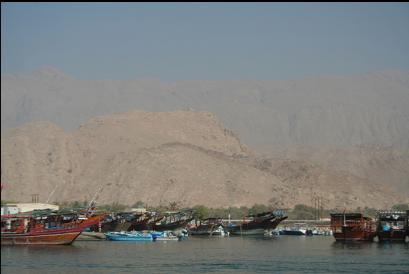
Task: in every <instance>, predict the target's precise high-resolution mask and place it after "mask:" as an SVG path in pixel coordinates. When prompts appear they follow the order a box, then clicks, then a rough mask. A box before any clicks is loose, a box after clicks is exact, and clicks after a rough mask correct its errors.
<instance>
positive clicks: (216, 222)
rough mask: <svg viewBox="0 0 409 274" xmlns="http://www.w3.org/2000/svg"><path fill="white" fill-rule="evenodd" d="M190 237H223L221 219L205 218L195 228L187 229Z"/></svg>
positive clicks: (223, 230)
mask: <svg viewBox="0 0 409 274" xmlns="http://www.w3.org/2000/svg"><path fill="white" fill-rule="evenodd" d="M189 234H191V235H197V236H199V235H205V236H225V235H226V232H225V229H224V226H223V222H222V218H207V219H203V220H200V221H199V223H198V224H197V223H196V225H195V227H191V228H189Z"/></svg>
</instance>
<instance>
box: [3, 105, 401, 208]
mask: <svg viewBox="0 0 409 274" xmlns="http://www.w3.org/2000/svg"><path fill="white" fill-rule="evenodd" d="M1 146H2V147H1V160H2V161H1V165H2V166H1V168H2V174H1V180H2V183H5V184H6V187H5V189H3V191H2V199H6V200H7V199H8V200H19V201H29V200H30V199H31V196H30V195H31V194H35V193H39V194H40V201H46V200H47V199H48V198H49V196H50V195H51V196H50V198H49V200H50V201H74V200H79V201H82V200H90V199H91V198H92V196H93V195H94V194H95V193H96V191H97V190H98V189H99V188H100V187H101V186H102V187H103V190H102V192H101V194H100V196H99V200H98V201H99V202H100V203H110V202H120V203H125V204H133V203H134V202H136V201H138V200H142V201H144V202H146V203H148V204H150V205H159V204H168V203H169V202H173V201H178V202H181V203H182V204H183V205H185V206H189V205H195V204H204V205H207V206H212V207H215V206H241V205H253V204H254V203H265V204H267V203H273V204H274V205H276V206H278V207H283V206H284V207H287V206H293V205H295V204H297V203H304V204H310V203H311V200H310V198H311V195H312V194H314V193H315V194H316V195H322V196H325V197H326V198H327V199H328V201H327V206H328V207H356V206H361V207H364V206H374V207H379V208H381V207H386V206H389V205H390V204H391V203H397V202H399V201H402V200H404V199H405V196H402V195H400V194H398V193H396V192H395V191H394V190H393V189H385V188H382V187H378V186H377V185H375V186H373V185H371V182H370V181H368V180H367V179H362V178H360V177H359V176H356V175H354V174H350V173H348V172H340V171H334V170H331V169H330V168H327V167H326V166H323V165H321V164H310V163H308V162H301V161H295V160H287V159H286V157H283V158H280V159H276V160H272V159H259V158H257V157H256V154H255V153H253V152H252V151H251V150H250V149H248V148H247V147H246V146H244V145H243V144H242V143H241V142H240V140H239V139H238V138H237V137H236V136H235V135H234V134H233V133H232V132H231V131H230V130H227V129H225V128H224V127H223V126H222V125H221V123H220V122H218V120H217V119H216V118H215V116H214V115H212V114H211V113H208V112H195V111H176V112H144V111H131V112H127V113H118V114H114V115H107V116H100V117H96V118H93V119H91V120H89V121H88V122H86V123H84V124H82V125H81V126H80V127H79V128H78V129H77V130H74V131H72V132H64V131H63V130H62V129H61V128H59V127H57V126H55V125H53V124H51V123H46V122H37V123H30V124H26V125H24V126H22V127H19V128H15V129H12V130H10V131H8V132H7V133H6V134H5V135H4V136H3V137H2V140H1Z"/></svg>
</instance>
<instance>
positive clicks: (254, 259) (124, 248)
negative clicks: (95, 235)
mask: <svg viewBox="0 0 409 274" xmlns="http://www.w3.org/2000/svg"><path fill="white" fill-rule="evenodd" d="M1 272H2V273H3V274H4V273H19V274H22V273H75V274H82V273H87V274H90V273H409V244H407V243H406V244H403V243H402V244H380V243H351V244H342V243H336V242H335V241H334V238H333V237H320V236H314V237H302V236H301V237H297V236H275V237H260V238H257V237H229V238H227V237H226V238H216V237H214V238H197V237H190V238H189V239H188V240H184V241H181V242H177V241H169V242H110V241H75V242H74V244H73V245H71V246H2V247H1Z"/></svg>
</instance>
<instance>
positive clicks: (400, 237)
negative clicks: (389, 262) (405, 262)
mask: <svg viewBox="0 0 409 274" xmlns="http://www.w3.org/2000/svg"><path fill="white" fill-rule="evenodd" d="M405 238H406V233H405V231H403V230H399V231H382V232H378V239H379V242H405Z"/></svg>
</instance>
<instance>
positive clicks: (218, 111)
mask: <svg viewBox="0 0 409 274" xmlns="http://www.w3.org/2000/svg"><path fill="white" fill-rule="evenodd" d="M1 80H2V81H1V99H2V108H1V127H2V148H3V147H4V145H3V142H6V141H5V140H10V138H11V137H5V136H14V135H13V134H17V133H16V132H20V133H19V134H17V136H20V137H13V138H15V139H16V140H18V141H19V142H18V143H16V144H15V145H16V146H20V150H18V149H17V148H16V151H13V153H12V154H10V155H8V156H7V157H10V158H7V159H8V160H7V163H6V165H4V164H3V163H2V180H3V181H4V180H7V181H9V182H10V183H12V182H13V181H17V182H20V181H21V180H22V177H24V178H26V179H27V178H30V179H29V180H28V181H31V182H33V181H38V180H43V179H44V178H47V180H46V181H47V182H49V186H47V191H48V190H49V188H50V187H51V186H54V185H55V183H56V182H58V181H61V180H65V181H67V180H68V181H69V180H74V179H75V180H79V178H81V176H80V175H84V176H85V177H84V178H88V177H89V178H90V179H89V180H93V179H91V178H93V176H94V175H95V176H96V175H98V174H100V173H101V172H100V170H101V169H104V168H111V169H112V167H111V166H110V165H107V164H106V161H108V160H102V159H106V158H109V157H111V158H115V159H117V160H116V161H118V163H119V162H121V161H120V160H118V158H117V157H118V155H117V153H122V154H123V155H124V157H125V155H127V156H126V157H131V156H130V155H129V153H130V152H132V153H136V152H137V151H138V152H139V151H140V150H141V149H153V148H158V149H160V150H161V149H165V147H166V146H165V147H162V146H163V145H164V144H182V145H186V144H189V145H191V146H190V147H183V149H184V151H185V152H183V153H187V151H188V150H189V149H190V150H192V149H193V147H192V146H194V148H195V149H194V151H195V152H194V153H195V154H200V153H202V154H200V155H202V156H203V157H204V155H203V153H204V151H206V152H209V151H212V152H217V153H222V154H223V155H227V156H228V157H233V158H234V159H235V163H236V162H237V160H240V161H241V162H240V164H244V165H246V166H250V167H252V168H256V169H257V170H261V171H262V172H263V173H262V174H264V175H265V176H275V177H274V179H271V180H272V181H276V180H279V181H281V182H284V183H283V184H280V185H282V186H283V187H287V188H288V191H289V192H291V193H293V194H291V195H290V194H289V195H287V196H286V195H285V194H284V196H285V197H287V198H284V200H285V199H293V201H296V200H297V199H298V201H301V200H302V201H304V203H307V202H308V201H310V196H312V195H314V192H320V189H322V190H323V192H322V194H323V195H324V194H325V195H326V194H327V193H329V192H331V191H332V193H334V192H336V191H337V190H340V189H342V190H340V191H345V195H346V196H342V197H346V198H348V199H352V198H351V197H352V196H353V195H352V194H351V195H352V196H351V197H348V196H347V193H350V191H352V189H353V188H354V185H356V186H359V187H361V186H362V187H364V188H365V189H360V190H357V191H358V192H357V195H355V197H356V199H358V200H360V201H359V202H357V200H351V202H350V204H351V205H352V204H358V203H360V204H362V205H364V201H366V202H367V203H370V202H368V200H370V199H373V197H372V198H371V197H368V196H366V195H367V194H365V192H368V193H372V192H373V189H378V190H379V193H385V197H386V198H385V199H383V198H380V199H379V201H389V202H390V203H397V202H396V201H398V200H399V201H400V200H402V199H408V197H409V181H408V178H409V172H408V170H409V72H406V71H383V72H376V73H369V74H366V75H356V76H321V77H310V78H304V79H295V80H281V81H279V80H265V81H262V80H234V81H210V80H209V81H208V80H195V81H175V82H164V81H160V80H155V79H139V80H81V79H76V78H75V77H72V76H70V75H67V74H66V73H64V72H61V71H59V70H58V69H55V68H50V67H48V68H43V69H40V70H37V71H34V72H33V73H30V74H21V75H2V76H1ZM134 109H140V110H143V111H131V112H128V111H130V110H134ZM125 112H127V113H128V114H127V115H130V117H132V119H130V120H131V121H133V120H134V119H135V121H136V122H135V123H134V124H132V123H131V124H129V123H128V122H125V120H126V119H128V118H124V117H125V116H126V115H125V116H123V115H124V114H123V113H125ZM156 112H159V113H158V114H155V113H156ZM162 112H166V113H167V116H168V117H164V115H163V113H162ZM132 113H133V114H132ZM194 113H206V114H205V115H204V116H206V115H209V117H208V118H206V119H205V118H204V117H203V115H202V116H200V117H202V118H200V119H199V118H197V117H196V118H195V119H193V120H189V119H188V118H187V117H191V116H189V115H188V114H192V117H194V115H193V114H194ZM155 115H157V118H153V117H156V116H155ZM145 116H146V117H145ZM95 117H96V118H95ZM136 117H138V118H136ZM143 117H145V118H143ZM159 117H162V118H160V119H159ZM215 117H217V118H218V119H220V122H218V121H217V120H216V119H215ZM118 119H119V120H118ZM149 119H151V120H152V121H151V120H149ZM157 119H159V120H157ZM161 119H162V120H161ZM167 119H171V120H169V121H168V120H167ZM186 119H187V120H186ZM209 119H210V120H209ZM165 120H166V121H168V122H169V124H168V122H163V121H165ZM213 120H214V121H217V122H215V123H216V124H217V126H216V125H213V124H208V123H213V122H210V121H213ZM40 121H49V122H50V123H47V125H48V126H46V127H45V129H44V128H43V127H44V124H43V122H40ZM37 122H39V123H37ZM27 123H30V124H27ZM51 123H52V124H51ZM101 123H102V124H101ZM122 123H125V124H126V126H121V125H122ZM40 125H43V126H40ZM57 125H58V126H57ZM102 125H104V127H101V126H102ZM135 125H137V127H139V129H138V128H135V127H134V126H135ZM32 127H34V128H38V129H37V130H34V131H33V133H31V134H33V135H34V136H36V138H35V139H32V137H30V136H29V135H22V132H25V130H28V131H30V130H29V129H28V128H32ZM59 127H62V128H59ZM151 127H154V128H151ZM225 127H226V128H228V129H225ZM24 128H26V129H24ZM107 128H110V129H109V130H108V129H107ZM210 128H213V130H214V131H209V130H210ZM216 128H217V130H216ZM220 128H221V132H219V130H220ZM140 129H143V131H141V130H140ZM21 131H22V132H21ZM43 131H44V132H48V135H47V136H44V137H43V138H42V137H41V136H42V135H41V134H43ZM49 131H50V132H49ZM182 132H183V134H182ZM199 132H200V133H199ZM215 132H219V133H217V134H215ZM222 132H223V133H222ZM222 134H226V136H230V137H231V138H230V141H228V142H227V143H229V145H228V146H227V147H226V144H225V141H226V140H222V139H220V138H221V137H220V136H222ZM22 136H24V137H22ZM52 136H54V137H53V138H52ZM102 136H105V137H102ZM127 136H132V137H127ZM41 138H42V140H40V139H41ZM215 138H216V139H215ZM226 138H227V137H226ZM239 138H240V141H239ZM23 140H24V142H23ZM216 140H217V142H216ZM232 140H236V141H234V142H236V143H234V142H233V141H232ZM7 142H10V141H7ZM16 142H17V141H16ZM27 142H32V143H35V144H36V145H41V146H42V147H43V149H39V150H38V151H32V148H31V147H30V146H29V144H31V143H27ZM37 142H38V144H37ZM242 144H246V146H244V145H242ZM13 145H14V144H13ZM10 146H11V145H10V144H8V145H7V150H9V147H10ZM116 146H120V147H118V148H115V149H113V148H112V147H116ZM49 147H53V149H54V150H55V153H59V154H54V152H51V154H50V155H51V156H50V157H54V156H55V157H57V156H58V157H57V158H56V160H55V162H54V161H53V164H50V165H48V166H44V167H42V168H43V169H44V170H43V171H42V173H41V175H38V174H40V173H38V172H37V171H38V167H37V166H36V165H42V164H44V163H46V162H47V161H48V158H47V157H48V156H47V157H46V155H43V156H44V157H43V156H41V157H40V158H39V159H38V161H40V162H41V163H37V164H36V165H34V164H33V166H29V167H26V168H25V169H19V168H15V167H11V166H12V165H11V164H10V166H9V164H8V163H9V162H10V163H14V162H15V161H16V160H15V159H14V157H16V158H17V159H22V158H20V157H22V156H24V157H29V159H26V158H24V159H25V160H24V161H26V160H28V161H31V160H30V159H37V158H36V157H37V156H38V155H42V154H43V151H46V148H47V149H48V148H49ZM62 148H64V149H62ZM198 148H200V149H203V150H200V149H198ZM101 149H102V150H103V151H100V150H101ZM179 150H182V148H181V147H180V146H179V147H178V153H182V152H179ZM2 151H3V149H2ZM166 151H167V152H166V153H168V154H169V153H171V152H170V151H169V150H166ZM127 153H128V154H127ZM163 153H165V152H163ZM183 153H182V154H183ZM191 153H193V152H191ZM60 154H61V157H59V155H60ZM5 155H6V154H3V152H2V159H3V157H6V156H5ZM16 155H17V156H16ZM19 155H20V156H19ZM34 155H35V156H34ZM114 155H116V156H115V157H114ZM159 155H162V154H159ZM205 155H209V154H208V153H205ZM210 155H213V156H214V153H210ZM202 156H200V157H202ZM213 156H212V157H213ZM30 157H31V158H30ZM82 157H85V158H86V159H88V160H87V161H85V162H82V160H81V159H82ZM169 157H171V156H169ZM172 157H176V156H172ZM198 157H199V156H198ZM51 159H52V158H51ZM57 159H58V161H57ZM207 159H208V160H210V159H212V158H207ZM230 160H231V159H229V161H230ZM19 161H20V163H19V165H23V161H22V160H19ZM59 161H60V162H59ZM129 161H131V162H137V163H138V165H142V162H140V161H139V160H137V159H134V158H132V157H131V158H130V159H129ZM243 161H245V163H243ZM77 163H81V165H84V166H89V165H90V163H92V165H95V166H90V167H92V169H83V168H82V167H81V168H78V167H75V165H76V164H77ZM70 165H72V166H73V167H75V168H67V166H70ZM6 166H7V167H6ZM60 166H61V169H65V170H71V172H72V173H73V174H71V173H68V174H67V172H61V173H59V172H57V173H56V172H54V171H55V170H56V169H57V170H59V168H60ZM62 167H64V168H62ZM122 167H123V165H122V164H121V165H120V164H118V168H122ZM51 168H52V169H51ZM130 168H136V167H135V166H133V167H130ZM260 168H261V169H260ZM50 169H51V170H50ZM79 170H80V171H79ZM30 172H31V173H30ZM50 172H51V173H52V174H54V175H52V176H54V177H52V176H51V175H47V174H48V173H50ZM75 172H81V174H74V173H75ZM112 172H114V171H112ZM257 172H258V171H257ZM23 173H24V174H25V175H22V174H23ZM29 173H30V174H37V175H29ZM93 173H95V174H93ZM293 173H294V174H295V175H294V174H293ZM4 174H7V176H4ZM266 174H267V175H266ZM297 174H298V175H297ZM74 175H75V176H74ZM264 175H263V176H264ZM19 176H20V177H21V178H20V177H19ZM30 176H31V177H30ZM35 176H37V177H35ZM50 176H51V177H50ZM192 176H193V175H192ZM10 178H12V180H10ZM18 178H20V179H18ZM50 178H51V179H50ZM84 178H81V180H85V179H84ZM155 178H156V177H155ZM322 178H326V179H325V180H323V181H322ZM26 179H25V180H26ZM168 179H170V178H168ZM50 180H51V181H50ZM87 180H88V179H87ZM158 180H159V179H158ZM161 180H162V179H161ZM226 180H229V179H226ZM254 180H256V179H254ZM87 182H88V181H87ZM329 182H331V183H329ZM27 184H28V183H27ZM73 184H74V183H73ZM75 184H76V183H75ZM89 184H91V183H90V182H88V183H87V184H86V185H89ZM93 187H94V186H93ZM95 187H96V186H95ZM327 187H328V189H326V188H327ZM330 187H334V189H333V190H331V189H330ZM295 189H299V190H300V194H294V193H295V192H294V191H295ZM306 189H310V190H309V191H308V193H310V194H305V190H306ZM315 189H317V190H315ZM34 190H35V189H33V191H34ZM324 190H325V191H324ZM10 191H11V190H10ZM283 191H287V190H286V188H284V189H283ZM56 192H57V191H56ZM303 193H304V196H305V197H301V196H302V194H303ZM388 193H389V194H388ZM13 195H14V194H13ZM24 195H26V194H24ZM89 195H90V194H89ZM297 195H298V196H300V198H296V197H298V196H297ZM368 195H369V194H368ZM278 196H280V197H281V194H280V195H278ZM16 197H20V196H16ZM24 197H25V196H24ZM67 198H70V197H69V196H67ZM84 199H85V198H84ZM129 199H130V198H129ZM155 199H156V198H155ZM263 199H264V198H263ZM331 199H332V198H331ZM348 199H344V200H345V201H346V200H348ZM256 200H258V198H257V197H255V198H254V201H256ZM260 201H261V198H260ZM293 201H291V202H289V203H293ZM279 202H280V203H287V202H288V201H287V200H285V201H279ZM330 203H332V205H337V204H340V203H342V202H341V198H338V200H337V202H335V201H334V200H333V201H332V202H330ZM374 204H375V203H374Z"/></svg>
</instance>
